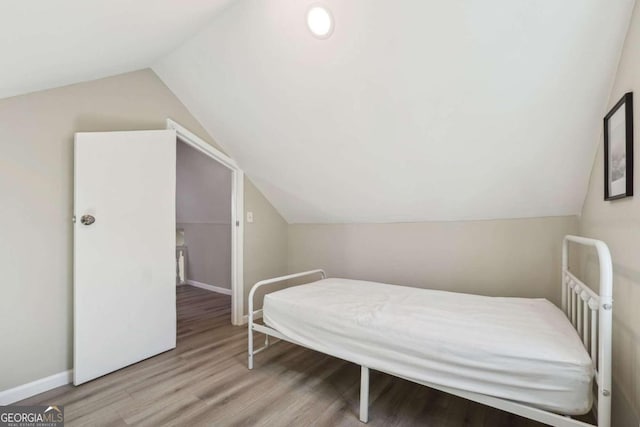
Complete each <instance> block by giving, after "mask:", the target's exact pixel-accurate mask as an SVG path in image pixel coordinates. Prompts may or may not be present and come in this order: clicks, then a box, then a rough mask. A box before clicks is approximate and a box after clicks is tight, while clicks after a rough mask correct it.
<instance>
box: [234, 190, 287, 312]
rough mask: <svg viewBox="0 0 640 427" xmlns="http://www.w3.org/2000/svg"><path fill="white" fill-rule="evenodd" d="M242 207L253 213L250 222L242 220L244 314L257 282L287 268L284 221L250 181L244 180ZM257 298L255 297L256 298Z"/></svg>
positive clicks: (274, 275) (284, 271) (277, 274)
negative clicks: (250, 293)
mask: <svg viewBox="0 0 640 427" xmlns="http://www.w3.org/2000/svg"><path fill="white" fill-rule="evenodd" d="M244 210H245V212H253V223H249V222H247V221H246V219H247V218H246V215H245V222H244V233H245V234H244V283H245V288H244V299H243V301H244V313H245V314H246V313H247V304H248V298H249V291H250V290H251V287H252V286H253V285H254V284H255V283H256V282H258V281H260V280H263V279H268V278H271V277H277V276H282V275H283V274H286V271H287V222H286V221H285V220H284V219H283V218H282V217H281V216H280V214H279V213H278V212H277V211H276V210H275V209H274V208H273V206H271V203H269V201H268V200H267V199H266V198H265V197H264V196H263V195H262V193H260V191H259V190H258V189H257V188H256V187H255V185H253V183H252V182H251V181H250V180H248V179H245V186H244ZM258 299H259V298H258V297H256V301H257V300H258Z"/></svg>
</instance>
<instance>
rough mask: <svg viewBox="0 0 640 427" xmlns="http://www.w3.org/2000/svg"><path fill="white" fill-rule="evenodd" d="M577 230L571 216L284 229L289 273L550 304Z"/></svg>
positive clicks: (555, 296)
mask: <svg viewBox="0 0 640 427" xmlns="http://www.w3.org/2000/svg"><path fill="white" fill-rule="evenodd" d="M576 231H577V217H575V216H568V217H550V218H532V219H514V220H496V221H464V222H423V223H398V224H344V225H305V224H300V225H291V226H290V227H289V247H288V250H289V257H288V258H289V264H288V269H289V271H290V272H295V271H303V270H308V269H312V268H324V269H326V271H327V274H328V275H329V276H333V277H347V278H357V279H366V280H374V281H380V282H387V283H394V284H403V285H412V286H418V287H426V288H433V289H444V290H450V291H458V292H469V293H476V294H483V295H500V296H520V297H545V298H548V299H550V300H552V301H554V302H556V303H557V302H558V301H559V299H560V285H559V277H560V261H561V243H562V237H563V236H564V235H565V234H567V233H575V232H576Z"/></svg>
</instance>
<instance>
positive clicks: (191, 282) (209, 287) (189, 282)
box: [187, 280, 231, 295]
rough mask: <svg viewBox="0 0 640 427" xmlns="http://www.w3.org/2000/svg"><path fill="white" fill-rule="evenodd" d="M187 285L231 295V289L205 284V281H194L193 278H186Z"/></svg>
mask: <svg viewBox="0 0 640 427" xmlns="http://www.w3.org/2000/svg"><path fill="white" fill-rule="evenodd" d="M187 285H191V286H195V287H196V288H201V289H206V290H207V291H211V292H217V293H219V294H224V295H231V289H227V288H221V287H220V286H213V285H207V284H206V283H202V282H196V281H195V280H187Z"/></svg>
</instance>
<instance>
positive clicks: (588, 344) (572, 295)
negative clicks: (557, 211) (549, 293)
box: [562, 236, 613, 427]
mask: <svg viewBox="0 0 640 427" xmlns="http://www.w3.org/2000/svg"><path fill="white" fill-rule="evenodd" d="M571 242H572V243H577V244H580V245H584V246H591V247H594V248H595V249H596V251H597V253H598V262H599V266H600V285H599V291H598V293H596V292H595V291H593V290H592V289H591V288H590V287H589V286H587V285H586V284H585V283H584V282H582V281H581V280H580V279H578V278H577V277H576V276H575V275H574V274H573V273H572V272H571V271H570V270H569V243H571ZM562 310H563V311H564V313H565V314H566V315H567V318H568V319H569V321H571V323H572V324H573V326H574V328H575V329H576V331H577V332H578V335H579V336H580V338H581V339H582V342H583V344H584V346H585V348H586V350H587V351H588V352H589V354H590V356H591V360H592V362H593V366H594V369H595V380H596V383H597V386H598V388H597V395H596V402H597V406H595V410H596V415H597V417H598V424H597V425H598V427H610V425H611V351H612V342H611V341H612V327H613V264H612V262H611V253H610V252H609V248H608V247H607V245H606V244H605V243H604V242H602V241H600V240H595V239H589V238H586V237H579V236H565V238H564V241H563V244H562Z"/></svg>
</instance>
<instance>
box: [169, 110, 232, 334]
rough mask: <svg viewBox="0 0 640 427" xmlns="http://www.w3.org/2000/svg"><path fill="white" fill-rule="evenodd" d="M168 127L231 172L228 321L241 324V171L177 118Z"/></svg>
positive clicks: (224, 155)
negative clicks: (229, 305)
mask: <svg viewBox="0 0 640 427" xmlns="http://www.w3.org/2000/svg"><path fill="white" fill-rule="evenodd" d="M167 129H173V130H175V131H176V136H177V138H178V139H179V140H180V141H182V142H184V143H185V144H187V145H189V146H190V147H193V148H195V149H196V150H198V151H199V152H201V153H202V154H205V155H206V156H208V157H210V158H212V159H213V160H215V161H217V162H218V163H220V164H222V165H223V166H225V167H226V168H228V169H229V170H230V171H231V173H232V175H233V179H232V180H231V323H232V324H234V325H242V311H243V307H244V301H243V299H244V292H243V291H244V289H243V288H244V287H243V284H244V277H243V276H244V172H243V171H242V169H240V167H239V166H238V164H237V163H236V162H235V161H234V160H233V159H232V158H231V157H229V156H227V155H226V154H224V153H223V152H222V151H220V150H218V149H216V148H215V147H213V146H212V145H211V144H209V143H207V142H205V141H204V140H203V139H202V138H200V137H198V136H197V135H195V134H194V133H192V132H190V131H189V130H188V129H187V128H185V127H184V126H182V125H180V124H179V123H177V122H176V121H174V120H171V119H167Z"/></svg>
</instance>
